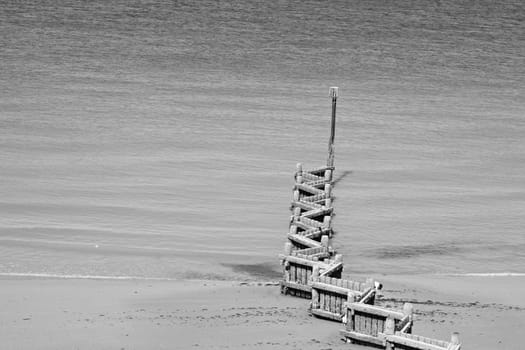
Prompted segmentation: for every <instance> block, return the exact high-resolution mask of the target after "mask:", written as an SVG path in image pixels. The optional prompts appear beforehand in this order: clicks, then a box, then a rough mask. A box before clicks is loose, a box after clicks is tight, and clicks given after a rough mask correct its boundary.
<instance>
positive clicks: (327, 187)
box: [324, 184, 332, 208]
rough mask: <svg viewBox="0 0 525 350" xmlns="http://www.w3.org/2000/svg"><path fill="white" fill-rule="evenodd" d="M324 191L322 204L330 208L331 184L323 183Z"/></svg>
mask: <svg viewBox="0 0 525 350" xmlns="http://www.w3.org/2000/svg"><path fill="white" fill-rule="evenodd" d="M324 193H325V195H326V198H325V201H324V206H325V207H327V208H330V207H331V206H332V185H330V184H326V185H324Z"/></svg>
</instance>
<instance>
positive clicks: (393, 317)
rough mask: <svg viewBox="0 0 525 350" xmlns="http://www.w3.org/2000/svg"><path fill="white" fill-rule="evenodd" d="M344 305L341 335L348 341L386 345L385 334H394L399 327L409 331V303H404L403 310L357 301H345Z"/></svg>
mask: <svg viewBox="0 0 525 350" xmlns="http://www.w3.org/2000/svg"><path fill="white" fill-rule="evenodd" d="M345 306H346V329H343V330H341V335H342V336H343V337H344V338H345V339H347V340H348V341H350V342H355V341H357V342H362V343H368V344H373V345H378V346H381V347H386V345H387V343H386V336H385V334H394V332H395V331H400V330H401V329H404V330H405V331H406V332H408V333H410V332H411V328H412V314H413V307H412V304H410V303H405V304H404V306H403V311H397V310H389V309H386V308H383V307H379V306H374V305H367V304H364V303H358V302H351V303H346V305H345ZM407 324H408V326H407Z"/></svg>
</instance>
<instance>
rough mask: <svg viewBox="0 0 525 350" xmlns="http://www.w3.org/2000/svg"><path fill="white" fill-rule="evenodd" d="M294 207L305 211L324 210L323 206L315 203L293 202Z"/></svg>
mask: <svg viewBox="0 0 525 350" xmlns="http://www.w3.org/2000/svg"><path fill="white" fill-rule="evenodd" d="M291 205H292V207H294V208H301V209H303V210H318V209H322V208H323V206H322V205H320V204H317V203H314V202H304V201H300V200H299V201H295V200H294V201H292V203H291Z"/></svg>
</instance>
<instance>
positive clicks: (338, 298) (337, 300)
mask: <svg viewBox="0 0 525 350" xmlns="http://www.w3.org/2000/svg"><path fill="white" fill-rule="evenodd" d="M343 297H344V298H345V299H346V296H343ZM343 297H342V296H341V295H339V294H335V310H336V313H338V314H341V315H342V314H343V311H342V305H343Z"/></svg>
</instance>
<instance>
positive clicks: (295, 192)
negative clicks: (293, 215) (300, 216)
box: [293, 190, 299, 202]
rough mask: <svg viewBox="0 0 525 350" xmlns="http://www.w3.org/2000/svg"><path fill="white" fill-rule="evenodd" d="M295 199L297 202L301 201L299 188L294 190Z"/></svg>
mask: <svg viewBox="0 0 525 350" xmlns="http://www.w3.org/2000/svg"><path fill="white" fill-rule="evenodd" d="M293 200H294V201H296V202H298V201H299V190H295V191H293Z"/></svg>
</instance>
